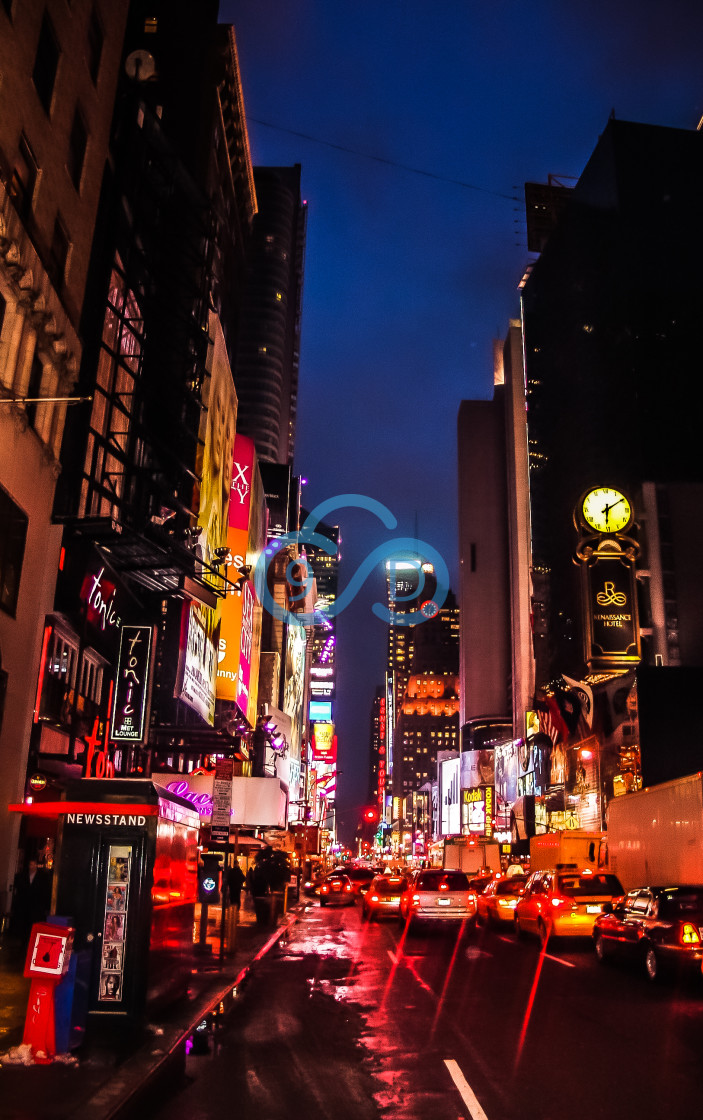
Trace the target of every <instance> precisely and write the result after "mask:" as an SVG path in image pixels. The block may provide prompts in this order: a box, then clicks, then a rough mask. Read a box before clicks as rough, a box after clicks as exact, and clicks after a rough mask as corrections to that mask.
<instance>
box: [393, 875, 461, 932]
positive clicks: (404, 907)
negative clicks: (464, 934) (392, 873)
mask: <svg viewBox="0 0 703 1120" xmlns="http://www.w3.org/2000/svg"><path fill="white" fill-rule="evenodd" d="M399 917H400V921H401V922H403V923H405V925H406V927H407V931H408V933H410V932H412V931H414V930H415V929H416V928H417V927H418V926H419V925H420V924H423V923H428V922H429V923H437V924H439V923H442V924H446V923H448V922H453V923H457V922H463V923H465V929H466V930H473V929H474V928H475V926H476V892H475V891H472V890H471V888H470V887H469V878H468V876H467V874H466V872H464V871H455V870H450V869H447V868H444V869H443V868H441V867H435V868H431V869H426V870H423V871H415V872H414V873H413V874H412V876H411V878H410V879H409V881H408V885H407V887H406V889H405V890H404V891H403V893H402V894H401V896H400V906H399Z"/></svg>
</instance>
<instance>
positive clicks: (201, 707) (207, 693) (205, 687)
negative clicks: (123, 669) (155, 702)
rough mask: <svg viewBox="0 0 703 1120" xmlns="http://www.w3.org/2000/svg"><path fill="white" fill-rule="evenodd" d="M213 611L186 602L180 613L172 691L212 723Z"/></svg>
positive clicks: (214, 660) (213, 713)
mask: <svg viewBox="0 0 703 1120" xmlns="http://www.w3.org/2000/svg"><path fill="white" fill-rule="evenodd" d="M215 617H216V612H215V611H211V610H209V609H208V608H207V607H201V606H199V605H198V604H196V603H191V602H185V603H184V604H183V614H182V616H181V653H180V663H179V672H178V678H177V681H176V689H175V695H176V697H177V699H179V700H183V701H184V702H185V703H186V704H188V705H189V706H190V707H191V708H193V709H194V710H195V711H196V712H198V714H199V715H201V716H202V718H203V719H204V720H205V721H206V722H207V723H209V724H210V725H211V726H212V725H213V724H214V722H215V678H216V672H217V653H216V648H217V647H216V644H215V635H214V634H213V632H212V630H211V629H210V627H211V625H212V623H213V621H214V620H215Z"/></svg>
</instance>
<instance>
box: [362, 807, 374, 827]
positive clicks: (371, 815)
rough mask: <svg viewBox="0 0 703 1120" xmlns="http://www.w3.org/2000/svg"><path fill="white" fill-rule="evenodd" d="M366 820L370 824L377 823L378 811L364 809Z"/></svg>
mask: <svg viewBox="0 0 703 1120" xmlns="http://www.w3.org/2000/svg"><path fill="white" fill-rule="evenodd" d="M364 820H365V821H368V822H369V824H370V823H371V822H372V821H375V820H376V810H375V809H364Z"/></svg>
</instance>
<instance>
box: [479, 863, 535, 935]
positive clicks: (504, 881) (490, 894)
mask: <svg viewBox="0 0 703 1120" xmlns="http://www.w3.org/2000/svg"><path fill="white" fill-rule="evenodd" d="M526 882H527V875H510V876H508V877H506V878H504V877H502V876H501V878H500V879H493V881H492V882H490V883H489V884H488V885H487V886H486V888H485V890H483V891H482V892H481V894H480V895H479V896H478V898H477V900H476V903H477V913H476V920H477V921H478V922H485V924H486V925H487V926H498V925H506V924H507V925H512V924H513V913H514V911H515V907H516V905H517V902H518V900H519V899H520V898H522V896H523V894H524V893H525V883H526Z"/></svg>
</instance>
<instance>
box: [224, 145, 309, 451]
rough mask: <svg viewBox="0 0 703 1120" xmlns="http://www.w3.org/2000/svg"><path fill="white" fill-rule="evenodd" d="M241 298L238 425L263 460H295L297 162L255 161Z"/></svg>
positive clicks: (302, 222)
mask: <svg viewBox="0 0 703 1120" xmlns="http://www.w3.org/2000/svg"><path fill="white" fill-rule="evenodd" d="M254 183H255V186H256V197H257V202H258V213H257V215H256V218H255V219H254V228H253V242H252V246H251V252H250V257H249V267H248V275H247V285H246V297H245V304H244V309H243V314H242V329H241V333H240V338H239V349H238V353H237V361H236V369H235V386H236V389H237V396H238V398H239V415H238V421H237V423H238V429H239V431H240V432H242V434H243V435H247V436H249V437H250V438H251V439H253V440H254V443H255V444H256V451H257V454H258V456H259V460H260V461H261V462H271V463H289V464H292V462H293V452H294V447H295V427H296V418H297V407H298V367H299V361H300V318H301V307H302V293H303V265H304V255H305V231H306V218H307V208H306V204H305V203H304V202H303V201H302V200H301V197H300V164H299V163H296V164H295V165H294V166H293V167H256V168H254Z"/></svg>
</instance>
